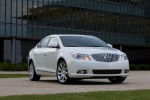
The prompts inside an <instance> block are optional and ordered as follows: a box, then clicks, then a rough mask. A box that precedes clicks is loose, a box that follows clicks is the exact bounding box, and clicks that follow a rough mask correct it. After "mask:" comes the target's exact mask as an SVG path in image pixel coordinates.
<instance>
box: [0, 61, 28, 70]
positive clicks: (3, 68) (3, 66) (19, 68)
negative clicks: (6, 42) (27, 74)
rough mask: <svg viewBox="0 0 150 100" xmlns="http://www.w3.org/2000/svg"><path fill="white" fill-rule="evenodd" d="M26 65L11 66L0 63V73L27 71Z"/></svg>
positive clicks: (6, 63)
mask: <svg viewBox="0 0 150 100" xmlns="http://www.w3.org/2000/svg"><path fill="white" fill-rule="evenodd" d="M27 70H28V64H27V63H18V64H11V63H8V62H0V71H27Z"/></svg>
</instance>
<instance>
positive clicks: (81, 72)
mask: <svg viewBox="0 0 150 100" xmlns="http://www.w3.org/2000/svg"><path fill="white" fill-rule="evenodd" d="M77 74H87V70H78V71H77Z"/></svg>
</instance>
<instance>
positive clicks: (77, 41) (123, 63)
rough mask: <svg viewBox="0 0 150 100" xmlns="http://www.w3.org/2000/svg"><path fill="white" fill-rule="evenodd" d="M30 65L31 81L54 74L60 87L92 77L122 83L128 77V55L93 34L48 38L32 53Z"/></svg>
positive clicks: (31, 51)
mask: <svg viewBox="0 0 150 100" xmlns="http://www.w3.org/2000/svg"><path fill="white" fill-rule="evenodd" d="M28 65H29V78H30V80H31V81H38V80H39V79H40V77H41V75H50V76H52V75H53V76H56V77H57V80H58V82H60V83H61V84H66V83H69V82H71V81H72V80H76V79H78V80H81V79H89V78H107V79H108V80H109V81H110V82H111V83H122V82H123V81H124V80H125V79H126V78H127V77H128V76H129V61H128V58H127V56H126V54H125V53H123V52H121V51H120V50H117V49H115V48H113V47H112V45H111V44H106V43H105V42H104V41H102V40H101V39H99V38H97V37H95V36H90V35H49V36H47V37H45V38H43V39H42V40H41V41H40V42H39V43H38V44H37V45H36V46H35V47H34V48H33V49H32V50H30V52H29V57H28Z"/></svg>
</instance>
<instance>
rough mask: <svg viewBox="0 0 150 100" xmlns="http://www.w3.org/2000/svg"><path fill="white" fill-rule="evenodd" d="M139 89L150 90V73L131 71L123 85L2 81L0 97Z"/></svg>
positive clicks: (104, 81)
mask: <svg viewBox="0 0 150 100" xmlns="http://www.w3.org/2000/svg"><path fill="white" fill-rule="evenodd" d="M25 73H27V72H25ZM0 74H1V73H0ZM138 89H150V71H130V75H129V77H128V78H127V79H126V80H125V81H124V82H123V83H122V84H111V83H110V82H109V81H108V80H107V79H85V80H81V81H75V82H73V83H72V84H67V85H62V84H59V83H58V82H57V80H56V78H55V77H42V78H41V80H40V81H37V82H33V81H30V80H29V78H6V79H0V96H7V95H23V94H26V95H27V94H54V93H75V92H90V91H114V90H117V91H118V90H119V91H122V90H138Z"/></svg>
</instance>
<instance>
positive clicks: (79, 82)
mask: <svg viewBox="0 0 150 100" xmlns="http://www.w3.org/2000/svg"><path fill="white" fill-rule="evenodd" d="M40 82H47V83H55V84H58V85H59V84H60V83H59V82H58V81H57V80H40ZM123 84H127V83H121V84H117V85H123ZM60 85H61V84H60ZM64 85H116V84H112V83H110V82H107V81H106V82H105V81H100V80H97V81H96V80H94V81H92V80H86V79H84V80H74V81H71V82H70V83H68V84H64Z"/></svg>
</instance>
